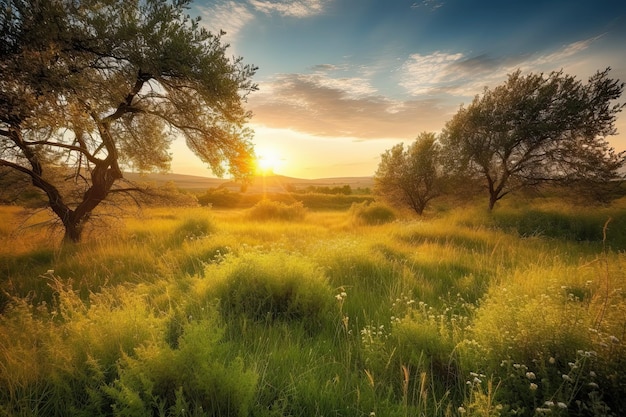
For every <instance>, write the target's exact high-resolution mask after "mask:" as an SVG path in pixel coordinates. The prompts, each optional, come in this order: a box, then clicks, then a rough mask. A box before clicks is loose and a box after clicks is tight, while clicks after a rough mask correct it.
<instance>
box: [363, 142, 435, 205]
mask: <svg viewBox="0 0 626 417" xmlns="http://www.w3.org/2000/svg"><path fill="white" fill-rule="evenodd" d="M374 181H375V188H374V191H375V192H376V194H378V195H380V196H382V197H383V198H384V199H385V200H386V201H388V202H389V203H391V204H397V205H400V206H407V207H409V208H411V209H413V210H414V211H415V212H416V213H417V214H419V215H422V214H423V212H424V209H425V208H426V206H427V205H428V203H429V202H430V201H431V200H432V199H433V198H435V197H437V196H438V195H440V194H441V192H442V185H443V170H442V166H441V147H440V145H439V143H438V142H437V138H436V136H435V134H434V133H429V132H423V133H420V135H419V136H418V137H417V139H416V140H415V141H414V142H413V143H411V144H410V145H409V146H408V147H407V149H405V148H404V145H403V144H402V143H399V144H397V145H395V146H394V147H393V148H391V149H388V150H387V151H385V153H383V154H382V155H381V160H380V163H379V165H378V169H377V171H376V174H375V176H374Z"/></svg>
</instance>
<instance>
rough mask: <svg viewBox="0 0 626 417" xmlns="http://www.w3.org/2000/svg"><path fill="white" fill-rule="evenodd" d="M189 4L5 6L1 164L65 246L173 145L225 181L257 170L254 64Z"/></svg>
mask: <svg viewBox="0 0 626 417" xmlns="http://www.w3.org/2000/svg"><path fill="white" fill-rule="evenodd" d="M190 2H191V0H137V1H127V0H81V1H73V0H11V1H8V2H2V7H1V10H0V30H1V35H0V166H4V167H8V168H11V169H14V170H15V171H16V172H19V173H21V174H22V175H24V176H26V177H27V178H29V179H30V181H31V182H32V184H33V185H34V186H35V187H37V188H39V189H40V190H41V191H42V192H43V193H44V194H45V195H46V198H47V200H48V203H49V206H50V208H51V209H52V211H53V212H54V213H55V214H56V216H58V218H59V219H60V221H61V222H62V224H63V226H64V228H65V239H66V240H69V241H74V242H77V241H79V240H80V237H81V232H82V230H83V226H84V224H85V222H86V221H87V220H88V218H89V216H90V214H91V213H92V211H93V210H94V209H95V208H96V207H97V206H98V205H99V204H100V203H101V202H103V201H104V200H105V199H106V198H107V197H108V196H109V194H110V193H112V192H117V193H119V192H120V191H122V188H121V186H119V185H118V184H119V183H120V180H121V179H122V177H123V170H124V169H129V168H132V169H134V170H136V171H153V170H164V169H167V168H168V167H169V162H170V159H171V157H170V154H169V153H168V149H169V145H170V143H171V141H172V140H173V138H175V137H183V138H184V139H185V140H186V143H187V145H188V147H189V148H190V149H191V150H192V151H193V152H194V153H195V154H196V155H197V156H198V157H199V158H200V159H201V160H203V161H204V162H206V163H207V164H208V165H209V167H210V168H211V169H212V171H213V172H214V173H215V174H217V175H220V176H221V175H223V174H224V173H226V172H230V174H231V175H233V176H234V177H237V178H241V177H246V176H248V175H249V174H251V172H252V160H253V157H252V156H253V146H252V143H251V131H250V130H249V129H248V128H246V127H245V123H246V122H247V120H248V119H249V116H250V114H249V112H247V111H245V110H244V108H243V101H244V100H245V97H246V95H247V94H248V93H250V92H251V91H253V90H255V89H256V86H255V85H254V84H253V83H252V82H251V81H250V78H251V77H252V75H253V74H254V72H255V70H256V68H254V67H251V66H249V65H244V64H243V63H242V60H241V59H240V58H233V59H229V58H227V57H226V49H227V46H225V45H222V44H221V40H220V36H221V33H220V34H217V35H215V34H212V33H210V32H208V31H206V30H205V29H204V28H202V27H200V25H199V21H198V20H197V19H191V18H190V17H189V16H187V15H186V14H185V9H186V8H187V7H188V6H189V4H190ZM55 167H63V169H62V170H56V171H55V169H54V168H55ZM68 170H71V172H70V174H69V175H66V174H67V173H68ZM58 172H64V173H65V174H63V175H59V174H58ZM68 182H70V183H71V187H68V186H67V185H64V183H66V184H67V183H68Z"/></svg>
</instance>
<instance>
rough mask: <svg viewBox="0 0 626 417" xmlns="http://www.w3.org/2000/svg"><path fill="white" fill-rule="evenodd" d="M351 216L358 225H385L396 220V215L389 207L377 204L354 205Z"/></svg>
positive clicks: (351, 208)
mask: <svg viewBox="0 0 626 417" xmlns="http://www.w3.org/2000/svg"><path fill="white" fill-rule="evenodd" d="M350 214H351V215H352V219H353V221H354V222H355V223H356V224H364V225H377V224H385V223H389V222H392V221H394V220H395V219H396V213H395V212H394V211H393V210H392V209H391V208H390V207H389V206H387V205H386V204H383V203H377V202H372V203H370V202H363V203H359V204H357V203H354V204H352V207H350Z"/></svg>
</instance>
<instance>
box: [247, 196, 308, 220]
mask: <svg viewBox="0 0 626 417" xmlns="http://www.w3.org/2000/svg"><path fill="white" fill-rule="evenodd" d="M305 216H306V209H305V208H304V206H303V205H302V203H301V202H299V201H296V202H295V203H293V204H289V205H288V204H285V203H281V202H278V201H272V200H267V199H263V200H261V201H259V202H258V203H257V204H255V205H254V207H252V208H251V209H250V210H249V212H248V217H249V218H250V219H251V220H259V221H266V220H283V221H297V220H303V219H304V217H305Z"/></svg>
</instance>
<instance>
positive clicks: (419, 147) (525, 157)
mask: <svg viewBox="0 0 626 417" xmlns="http://www.w3.org/2000/svg"><path fill="white" fill-rule="evenodd" d="M608 74H609V69H606V70H605V71H602V72H597V73H596V74H595V75H593V76H592V77H590V78H589V80H588V82H587V83H582V82H581V81H580V80H577V79H576V78H575V77H573V76H570V75H567V74H563V73H562V72H552V73H550V74H549V75H547V76H546V75H544V74H532V73H530V74H528V75H522V73H521V72H520V71H517V72H515V73H513V74H511V75H510V76H509V78H508V80H507V81H506V82H505V83H504V84H502V85H500V86H498V87H496V88H494V89H492V90H490V89H485V91H484V92H483V94H482V95H479V96H476V97H475V98H474V100H473V101H472V103H471V104H470V105H469V106H467V107H461V108H460V109H459V111H458V112H457V113H456V114H455V115H454V116H453V117H452V119H451V120H450V121H448V122H447V123H446V125H445V127H444V129H443V130H442V131H441V133H439V134H435V133H432V132H423V133H421V134H420V135H419V136H418V138H417V140H416V141H415V142H413V143H412V144H411V145H409V146H408V147H407V148H406V149H405V148H404V145H403V144H398V145H396V146H394V147H393V148H391V149H389V150H387V151H386V152H385V153H384V154H383V155H382V156H381V162H380V164H379V166H378V170H377V171H376V174H375V178H374V179H375V192H376V194H378V195H379V196H381V197H383V198H384V199H385V200H387V201H388V202H390V203H392V204H395V205H402V206H406V207H409V208H411V209H413V210H414V211H415V212H416V213H418V214H420V215H421V214H422V213H423V211H424V210H425V208H426V207H427V205H428V204H429V203H430V202H431V201H432V200H433V199H435V198H438V197H440V196H443V195H457V196H464V195H465V196H475V195H481V194H482V195H485V196H486V197H488V207H489V210H492V209H493V208H494V206H495V205H496V203H497V202H498V201H500V200H501V199H502V198H504V197H506V196H507V195H509V194H511V193H513V192H516V191H520V190H528V189H538V188H539V187H545V186H550V187H567V188H568V189H569V190H570V191H571V192H572V193H574V194H576V196H577V198H579V199H581V198H582V199H586V200H587V201H593V202H600V203H607V202H610V201H611V200H613V199H615V198H617V197H619V196H621V195H623V188H621V187H620V182H621V181H622V180H623V179H624V174H623V168H624V165H625V163H626V152H617V151H615V149H613V148H612V147H611V146H610V145H609V143H608V141H607V137H608V136H610V135H614V134H615V133H616V132H617V130H616V128H615V121H616V117H617V114H618V113H619V112H620V111H621V110H622V108H623V107H624V106H625V105H626V104H614V103H616V101H617V100H618V99H619V98H620V96H621V94H622V92H623V89H624V83H621V82H619V80H614V79H611V78H609V76H608Z"/></svg>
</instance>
